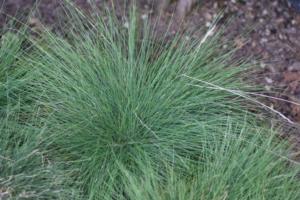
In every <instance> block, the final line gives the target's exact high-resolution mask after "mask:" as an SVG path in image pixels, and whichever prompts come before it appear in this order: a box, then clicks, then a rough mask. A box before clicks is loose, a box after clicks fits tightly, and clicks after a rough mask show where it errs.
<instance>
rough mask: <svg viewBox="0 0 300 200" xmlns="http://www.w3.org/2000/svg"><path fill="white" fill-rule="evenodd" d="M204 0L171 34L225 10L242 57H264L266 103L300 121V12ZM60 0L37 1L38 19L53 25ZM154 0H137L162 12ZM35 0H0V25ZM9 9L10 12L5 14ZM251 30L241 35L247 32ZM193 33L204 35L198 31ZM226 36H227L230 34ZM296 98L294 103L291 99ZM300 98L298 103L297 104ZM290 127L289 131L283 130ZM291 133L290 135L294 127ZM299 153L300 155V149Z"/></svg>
mask: <svg viewBox="0 0 300 200" xmlns="http://www.w3.org/2000/svg"><path fill="white" fill-rule="evenodd" d="M74 1H75V2H76V3H77V4H78V5H79V6H80V7H81V8H83V9H85V10H91V7H90V6H89V4H88V0H74ZM198 1H199V3H198V4H195V5H194V6H193V9H192V10H190V11H189V12H187V13H186V17H185V18H184V21H183V24H182V25H180V26H179V25H178V23H177V24H176V23H175V24H174V25H172V26H171V29H172V30H171V32H170V34H171V35H172V31H173V33H175V32H176V31H179V30H182V29H187V30H195V29H199V28H202V29H203V28H205V27H208V26H210V25H211V23H212V21H213V20H214V19H215V17H216V16H217V15H219V14H220V12H221V11H222V13H223V18H230V17H233V18H232V21H231V22H230V23H229V24H228V29H227V33H226V34H225V35H226V37H228V38H233V40H234V42H235V43H236V46H238V47H239V51H238V57H246V58H249V57H256V58H258V60H259V64H258V69H257V73H256V74H255V75H254V76H253V77H250V78H251V79H253V80H255V81H256V82H257V83H258V84H260V85H263V86H264V87H265V89H266V91H269V93H268V95H272V96H274V97H275V98H281V99H284V100H286V101H283V100H277V99H275V98H267V100H266V102H267V104H268V105H269V106H270V107H272V108H274V109H276V110H278V111H279V112H281V113H282V114H283V115H284V116H286V117H287V118H289V119H290V120H292V121H293V122H295V123H296V124H297V123H300V106H299V105H300V12H297V11H296V10H295V9H293V8H292V7H291V5H290V4H289V3H288V0H272V1H270V0H201V1H200V0H198ZM60 2H61V1H60V0H42V1H40V3H38V4H37V8H38V9H37V11H38V12H37V14H36V15H35V20H34V21H33V22H34V23H37V22H38V23H39V22H41V23H43V24H46V25H48V26H53V25H55V24H56V23H57V21H59V20H60V18H61V15H60V6H59V5H60ZM96 2H97V5H98V6H99V7H100V10H101V8H104V6H105V5H108V6H110V7H112V6H114V7H115V8H116V9H117V14H118V15H120V16H122V10H124V6H126V5H125V4H124V2H125V1H123V0H96ZM152 2H153V0H140V1H138V4H139V9H140V11H141V17H145V16H146V17H149V18H152V17H154V16H157V14H156V13H155V10H156V9H155V8H154V7H155V5H153V3H152ZM35 3H36V1H35V0H0V8H1V10H2V14H0V26H1V25H3V24H5V22H6V20H7V17H6V14H9V15H13V16H15V15H16V16H24V13H28V12H30V10H32V9H33V5H35ZM175 4H176V2H175V3H172V4H169V5H168V6H166V9H165V10H164V12H163V14H162V16H161V20H160V22H159V23H158V26H157V27H156V29H157V31H158V32H165V31H166V29H167V27H168V21H169V20H170V19H171V18H173V17H174V11H175V8H176V5H175ZM4 13H5V14H4ZM246 32H247V33H248V34H242V33H246ZM193 37H199V35H194V36H193ZM225 39H226V38H225ZM288 101H293V102H295V103H290V102H288ZM297 103H298V104H299V105H297ZM284 132H285V131H284ZM286 133H288V134H291V132H290V131H286ZM292 133H293V134H292V136H289V138H290V139H291V140H292V142H293V144H296V146H299V151H300V129H299V128H295V129H294V130H293V132H292ZM299 155H300V154H299Z"/></svg>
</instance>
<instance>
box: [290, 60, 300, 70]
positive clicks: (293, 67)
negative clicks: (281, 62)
mask: <svg viewBox="0 0 300 200" xmlns="http://www.w3.org/2000/svg"><path fill="white" fill-rule="evenodd" d="M288 70H289V71H300V61H298V62H294V63H293V64H292V65H291V66H289V67H288Z"/></svg>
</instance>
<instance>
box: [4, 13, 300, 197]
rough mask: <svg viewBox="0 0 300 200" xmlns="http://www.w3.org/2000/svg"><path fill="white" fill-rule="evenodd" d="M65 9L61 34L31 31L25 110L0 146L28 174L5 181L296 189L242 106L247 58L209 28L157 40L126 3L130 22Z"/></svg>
mask: <svg viewBox="0 0 300 200" xmlns="http://www.w3.org/2000/svg"><path fill="white" fill-rule="evenodd" d="M69 11H70V10H69ZM69 17H70V22H72V23H70V24H72V27H70V28H69V29H68V31H67V32H66V33H65V34H55V33H52V32H50V31H46V30H44V32H42V33H41V35H40V36H39V37H38V38H28V39H29V40H31V42H32V48H31V51H30V52H27V53H26V55H24V56H23V57H22V62H21V63H22V65H21V64H19V65H18V67H26V68H27V69H30V71H29V72H28V73H25V75H24V79H26V80H27V81H25V82H24V84H23V86H22V87H24V89H23V90H22V96H21V97H19V98H21V99H22V100H21V103H20V105H19V106H20V112H21V114H22V113H23V112H24V113H25V114H26V115H25V116H27V117H25V119H23V118H22V119H18V120H16V118H15V117H14V118H13V119H10V118H8V120H7V121H9V123H6V125H5V126H3V128H2V129H3V133H1V139H2V137H3V136H5V134H4V133H7V132H9V131H11V130H13V133H11V134H10V135H8V136H5V137H6V138H4V139H3V141H5V143H3V142H2V143H3V144H2V143H0V145H2V146H3V147H2V146H1V147H0V148H4V149H5V150H4V152H9V151H13V152H15V153H19V154H18V157H21V158H24V159H23V160H25V161H26V162H24V163H23V160H22V159H21V161H22V162H21V164H18V163H16V164H15V165H10V166H5V165H3V166H5V167H4V168H5V169H8V170H9V171H10V173H11V171H14V170H15V169H16V172H14V174H18V173H20V174H22V175H23V174H24V173H27V171H28V170H30V174H31V176H32V177H34V178H33V179H31V178H30V179H22V181H20V182H19V183H20V186H19V185H12V184H11V185H9V186H6V185H4V186H5V187H6V188H12V189H13V190H15V189H14V188H21V189H18V190H21V191H23V192H24V193H25V194H31V193H30V192H33V191H34V192H36V193H34V194H36V196H31V197H29V198H32V199H34V198H35V199H39V198H40V199H70V197H71V196H72V199H96V200H98V199H99V200H103V199H107V200H113V199H121V200H122V199H124V200H127V199H132V200H139V199H149V200H152V199H153V200H154V199H155V200H156V199H158V200H160V199H161V200H167V199H179V200H198V199H213V200H223V199H236V200H238V199H278V200H279V199H291V200H292V199H295V200H296V199H299V197H300V191H299V190H298V188H299V186H300V182H299V180H297V178H296V175H297V172H298V166H294V165H291V164H290V165H291V166H289V161H288V158H287V157H286V155H287V152H286V151H285V150H284V149H285V146H284V145H283V144H282V142H279V141H278V140H276V138H274V134H275V133H276V131H275V130H270V129H269V128H268V127H267V125H265V124H263V122H261V121H259V120H258V118H256V116H255V115H254V114H250V113H249V112H247V105H248V104H250V102H249V103H247V101H246V100H247V98H245V96H244V95H241V94H244V93H243V92H241V91H245V92H246V91H247V90H248V88H249V87H248V86H247V85H246V84H244V82H243V81H242V78H243V77H244V74H243V72H245V70H247V69H246V65H245V64H243V63H242V62H235V61H233V60H232V59H231V55H232V53H231V52H223V51H221V50H220V49H221V46H222V44H221V43H220V42H219V40H218V37H217V36H213V37H208V38H207V39H206V40H199V41H198V40H196V41H190V40H185V39H184V38H185V37H181V36H176V37H175V38H174V39H173V40H172V41H163V43H159V42H156V41H155V39H154V36H153V34H151V32H150V28H149V26H148V25H147V24H145V26H144V27H143V29H142V30H143V31H139V30H140V29H139V27H138V24H141V23H138V22H137V21H138V19H137V16H136V15H135V14H134V13H133V14H132V15H131V16H130V21H129V28H125V27H124V26H122V23H120V21H118V20H116V19H115V18H114V17H112V16H110V17H109V18H108V20H103V18H101V17H100V16H97V17H95V18H93V19H90V18H89V19H87V18H88V17H85V16H84V15H83V14H82V13H80V12H79V11H77V10H76V9H75V10H73V11H71V12H70V13H69ZM62 35H64V36H62ZM6 65H7V64H5V66H6ZM237 91H239V92H237ZM4 96H5V95H4ZM4 96H3V97H4ZM1 97H2V96H1ZM4 99H5V98H4ZM252 102H253V101H252ZM5 104H7V103H5ZM253 106H254V105H253V104H251V108H253ZM19 114H20V113H19ZM18 116H19V115H18ZM24 124H25V125H24ZM21 125H23V126H25V127H26V128H22V127H21ZM11 126H13V128H11ZM12 138H13V139H12ZM8 142H9V143H11V144H12V145H11V144H10V145H8V146H10V148H7V147H6V146H7V144H6V143H8ZM23 148H25V149H26V150H23ZM1 151H2V149H1ZM20 152H22V153H20ZM23 154H24V155H23ZM5 155H6V154H5ZM7 155H10V154H7ZM9 158H12V159H15V158H14V157H13V156H9ZM0 159H2V158H0ZM2 160H3V159H2ZM2 160H1V162H2ZM16 160H17V159H16ZM5 162H8V161H5ZM45 162H46V164H45ZM19 166H22V168H20V167H19ZM0 169H1V166H0ZM3 171H4V172H5V170H1V171H0V175H1V177H2V176H3V175H2V174H1V173H3ZM6 174H9V173H8V172H5V176H9V175H6ZM24 177H25V178H26V177H28V176H24ZM53 177H54V178H53ZM23 180H24V181H23ZM1 181H2V178H0V184H1V185H0V195H1V188H2V187H3V186H2V183H1ZM17 186H18V187H17ZM44 188H47V189H45V191H46V192H45V193H43V191H44V190H42V189H44ZM21 194H22V193H21ZM10 195H14V193H13V192H11V193H10ZM18 195H20V194H18ZM15 198H18V196H15Z"/></svg>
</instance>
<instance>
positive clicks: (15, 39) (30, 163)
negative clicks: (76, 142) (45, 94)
mask: <svg viewBox="0 0 300 200" xmlns="http://www.w3.org/2000/svg"><path fill="white" fill-rule="evenodd" d="M23 34H24V32H22V33H21V32H20V33H14V32H12V31H6V32H5V33H4V34H3V35H2V38H1V41H0V42H1V43H0V44H1V46H0V199H59V198H63V197H64V199H67V198H69V197H70V196H71V195H72V194H73V193H74V194H75V193H76V192H73V191H72V190H71V189H66V188H62V185H63V184H66V182H67V179H66V178H65V177H63V176H66V174H65V173H67V171H63V173H64V174H62V171H59V170H58V165H57V166H54V165H52V163H51V162H50V161H49V160H47V156H46V154H45V153H44V152H42V150H41V149H40V148H39V143H40V142H41V138H39V135H40V132H41V131H42V130H43V129H42V128H41V126H39V124H38V123H40V122H38V121H37V120H35V122H36V123H35V124H34V126H32V125H30V124H29V123H28V122H29V120H28V119H27V118H28V117H29V115H28V114H27V113H26V112H21V109H23V108H21V107H22V106H23V105H24V102H22V100H23V99H26V98H23V97H22V96H23V95H25V96H26V93H23V89H24V87H25V86H26V85H27V84H28V81H29V80H27V78H28V76H26V70H25V69H26V65H23V64H26V63H25V62H24V60H23V59H24V53H25V52H24V51H23V42H24V35H23ZM27 71H28V72H29V71H30V70H27ZM31 108H33V107H31ZM36 126H39V127H36ZM62 175H63V176H62ZM66 177H67V176H66ZM63 181H65V182H63ZM62 183H63V184H62Z"/></svg>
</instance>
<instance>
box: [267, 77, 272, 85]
mask: <svg viewBox="0 0 300 200" xmlns="http://www.w3.org/2000/svg"><path fill="white" fill-rule="evenodd" d="M265 80H266V82H267V83H268V84H272V83H273V82H274V81H273V80H272V79H271V78H269V77H265Z"/></svg>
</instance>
